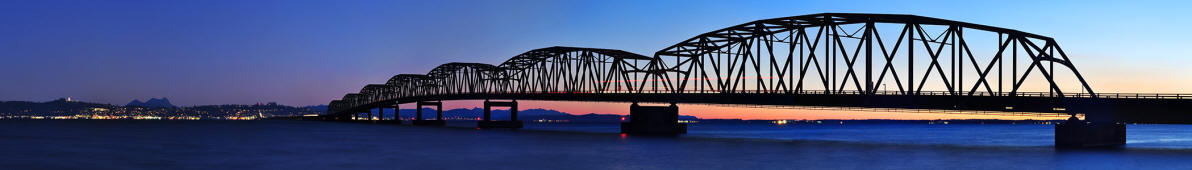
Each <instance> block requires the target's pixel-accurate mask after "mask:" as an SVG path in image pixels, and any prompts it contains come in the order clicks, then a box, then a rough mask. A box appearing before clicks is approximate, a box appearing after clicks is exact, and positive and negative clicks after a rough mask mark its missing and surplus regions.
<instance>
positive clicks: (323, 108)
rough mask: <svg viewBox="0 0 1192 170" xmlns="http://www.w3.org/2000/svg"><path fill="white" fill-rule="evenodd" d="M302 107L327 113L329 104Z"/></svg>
mask: <svg viewBox="0 0 1192 170" xmlns="http://www.w3.org/2000/svg"><path fill="white" fill-rule="evenodd" d="M302 108H306V109H310V110H314V111H318V112H320V113H327V105H325V104H321V105H314V106H304V107H302Z"/></svg>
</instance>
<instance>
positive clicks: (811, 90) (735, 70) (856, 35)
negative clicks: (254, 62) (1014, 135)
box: [328, 13, 1192, 123]
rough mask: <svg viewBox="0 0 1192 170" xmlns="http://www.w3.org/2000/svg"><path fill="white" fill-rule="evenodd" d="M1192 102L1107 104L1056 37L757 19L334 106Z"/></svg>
mask: <svg viewBox="0 0 1192 170" xmlns="http://www.w3.org/2000/svg"><path fill="white" fill-rule="evenodd" d="M1189 97H1192V95H1181V94H1132V93H1131V94H1123V93H1096V91H1095V90H1094V89H1093V88H1092V87H1090V86H1089V82H1088V81H1087V80H1086V79H1085V78H1084V76H1083V75H1081V73H1080V71H1078V70H1077V69H1076V65H1075V64H1074V63H1073V61H1072V59H1071V58H1070V57H1069V56H1068V55H1067V53H1066V52H1065V51H1064V50H1063V48H1061V47H1060V45H1059V44H1058V43H1057V41H1056V40H1055V39H1052V38H1051V37H1047V36H1043V35H1038V34H1032V33H1027V32H1022V31H1018V30H1014V29H1008V28H1000V27H993V26H987V25H980V24H973V23H967V22H960V21H951V20H944V19H938V18H931V17H922V16H914V15H891V14H853V13H823V14H813V15H802V16H792V17H782V18H773V19H764V20H757V21H753V22H748V23H744V24H740V25H734V26H731V27H727V28H723V29H719V30H714V31H711V32H707V33H703V34H699V35H697V36H695V37H692V38H690V39H686V40H683V41H680V42H679V43H677V44H674V45H671V46H669V47H666V48H664V49H662V50H659V51H657V52H655V53H654V55H653V56H644V55H639V54H634V53H630V52H626V51H621V50H614V49H599V48H580V47H547V48H541V49H534V50H530V51H527V52H525V53H522V54H519V55H517V56H513V57H512V58H510V59H509V60H507V61H505V62H503V63H500V64H497V65H491V64H485V63H447V64H443V65H440V66H438V67H436V68H434V69H432V70H430V72H428V73H427V74H399V75H396V76H393V77H391V78H389V80H388V81H386V82H385V83H384V84H370V85H367V86H364V88H363V89H361V90H360V92H359V93H351V94H346V95H344V96H343V98H342V99H341V100H334V101H332V102H331V103H330V110H329V111H328V113H329V114H328V116H330V117H342V116H345V115H352V114H357V113H362V112H368V110H369V109H373V108H378V107H388V106H393V105H396V104H400V103H411V102H419V101H438V100H462V99H523V100H559V101H622V102H664V103H666V102H669V103H704V104H748V105H780V106H829V107H869V108H906V109H940V110H974V111H1005V112H1040V113H1055V114H1083V115H1084V116H1085V117H1086V118H1087V119H1088V120H1090V121H1106V122H1129V123H1192V116H1189V114H1185V113H1184V112H1185V109H1187V108H1192V107H1189V106H1192V102H1190V101H1192V100H1188V99H1189Z"/></svg>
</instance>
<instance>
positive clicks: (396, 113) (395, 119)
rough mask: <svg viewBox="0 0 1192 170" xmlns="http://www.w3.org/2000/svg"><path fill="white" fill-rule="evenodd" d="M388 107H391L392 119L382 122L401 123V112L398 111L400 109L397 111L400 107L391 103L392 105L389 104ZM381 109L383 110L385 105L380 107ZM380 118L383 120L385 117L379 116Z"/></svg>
mask: <svg viewBox="0 0 1192 170" xmlns="http://www.w3.org/2000/svg"><path fill="white" fill-rule="evenodd" d="M388 108H393V119H391V120H385V121H382V122H384V123H389V124H399V125H400V124H401V114H400V113H401V111H399V110H401V109H400V108H398V106H397V104H393V106H390V107H388ZM381 110H385V107H381ZM380 119H382V120H383V119H385V116H381V118H380Z"/></svg>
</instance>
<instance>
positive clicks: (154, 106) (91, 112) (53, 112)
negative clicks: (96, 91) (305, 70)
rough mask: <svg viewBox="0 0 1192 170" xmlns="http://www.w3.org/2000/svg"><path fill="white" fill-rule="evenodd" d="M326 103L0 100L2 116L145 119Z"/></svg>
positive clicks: (317, 110) (237, 114) (235, 115)
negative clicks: (180, 105) (206, 103)
mask: <svg viewBox="0 0 1192 170" xmlns="http://www.w3.org/2000/svg"><path fill="white" fill-rule="evenodd" d="M325 111H326V106H307V107H293V106H284V105H278V104H277V103H272V102H270V103H265V104H253V105H234V104H229V105H206V106H189V107H177V106H174V105H172V104H170V102H169V100H168V99H165V98H162V99H156V98H154V99H150V100H148V101H146V102H141V101H139V100H134V101H132V102H129V104H126V105H123V106H119V105H111V104H98V103H88V102H80V101H71V100H70V99H69V98H62V99H58V100H53V101H49V102H27V101H3V102H0V119H144V120H255V119H265V118H272V117H295V116H313V115H318V114H321V113H323V112H325Z"/></svg>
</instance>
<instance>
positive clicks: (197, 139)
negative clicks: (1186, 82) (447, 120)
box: [0, 120, 1192, 169]
mask: <svg viewBox="0 0 1192 170" xmlns="http://www.w3.org/2000/svg"><path fill="white" fill-rule="evenodd" d="M450 125H452V126H457V127H448V128H435V127H414V126H398V125H382V124H360V123H341V122H317V121H273V120H265V121H137V120H0V169H746V168H748V169H873V168H879V169H953V168H964V169H1006V168H1014V169H1089V168H1092V169H1189V168H1192V163H1190V162H1189V161H1187V160H1192V126H1190V125H1129V126H1128V127H1127V128H1128V132H1127V134H1128V136H1127V146H1126V147H1125V148H1123V149H1114V150H1076V151H1068V150H1058V151H1057V150H1055V149H1052V147H1051V143H1052V135H1053V134H1052V130H1053V129H1052V125H1021V124H1019V125H968V124H965V125H957V124H951V125H940V124H935V125H927V124H856V125H852V124H843V125H841V124H823V125H807V124H799V125H774V124H762V123H758V124H710V123H695V124H691V125H690V126H689V129H690V133H689V134H687V135H683V136H680V137H642V136H624V135H620V134H618V133H616V132H617V126H616V125H615V124H579V123H551V124H540V123H530V124H527V127H526V128H525V129H522V130H506V129H486V130H478V129H475V128H474V125H475V122H452V123H451V124H450Z"/></svg>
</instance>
